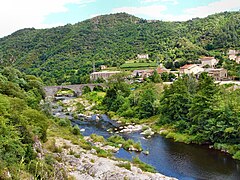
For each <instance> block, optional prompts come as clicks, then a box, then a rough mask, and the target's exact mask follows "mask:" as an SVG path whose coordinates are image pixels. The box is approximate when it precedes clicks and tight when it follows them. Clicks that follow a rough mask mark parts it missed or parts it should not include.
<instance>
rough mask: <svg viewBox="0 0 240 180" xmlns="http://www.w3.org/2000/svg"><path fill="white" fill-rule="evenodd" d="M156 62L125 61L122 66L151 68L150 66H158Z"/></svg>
mask: <svg viewBox="0 0 240 180" xmlns="http://www.w3.org/2000/svg"><path fill="white" fill-rule="evenodd" d="M156 66H157V65H156V63H155V62H151V63H125V64H123V65H121V66H120V68H123V69H129V68H135V69H137V68H146V67H147V68H149V67H156Z"/></svg>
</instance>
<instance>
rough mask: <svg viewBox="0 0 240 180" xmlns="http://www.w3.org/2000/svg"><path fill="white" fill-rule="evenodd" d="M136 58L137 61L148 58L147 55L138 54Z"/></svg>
mask: <svg viewBox="0 0 240 180" xmlns="http://www.w3.org/2000/svg"><path fill="white" fill-rule="evenodd" d="M137 58H138V59H149V56H148V54H138V55H137Z"/></svg>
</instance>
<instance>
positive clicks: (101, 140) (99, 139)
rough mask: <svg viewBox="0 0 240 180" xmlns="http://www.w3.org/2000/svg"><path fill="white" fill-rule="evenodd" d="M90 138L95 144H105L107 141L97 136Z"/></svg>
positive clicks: (93, 135) (92, 135)
mask: <svg viewBox="0 0 240 180" xmlns="http://www.w3.org/2000/svg"><path fill="white" fill-rule="evenodd" d="M90 137H91V138H92V140H93V142H100V143H105V139H104V137H103V136H98V135H96V134H91V135H90Z"/></svg>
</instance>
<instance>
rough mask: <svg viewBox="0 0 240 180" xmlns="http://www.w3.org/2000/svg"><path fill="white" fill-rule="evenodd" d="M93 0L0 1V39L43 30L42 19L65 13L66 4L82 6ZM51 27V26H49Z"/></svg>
mask: <svg viewBox="0 0 240 180" xmlns="http://www.w3.org/2000/svg"><path fill="white" fill-rule="evenodd" d="M94 1H95V0H7V1H0V17H1V20H0V25H1V29H0V37H3V36H5V35H8V34H10V33H12V32H14V31H16V30H19V29H22V28H27V27H35V28H45V27H49V25H46V24H43V21H44V18H45V17H46V16H47V15H49V14H51V13H59V12H67V11H68V9H67V8H66V7H65V5H66V4H69V3H73V4H77V5H84V4H86V3H91V2H94ZM54 25H60V24H54ZM51 26H53V25H51Z"/></svg>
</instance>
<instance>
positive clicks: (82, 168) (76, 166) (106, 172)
mask: <svg viewBox="0 0 240 180" xmlns="http://www.w3.org/2000/svg"><path fill="white" fill-rule="evenodd" d="M55 140H56V141H55V143H56V146H58V147H67V148H63V150H62V152H61V153H55V154H54V155H55V156H58V157H59V158H61V159H62V161H61V164H62V165H63V166H64V167H65V168H66V171H67V173H68V174H69V175H70V176H72V177H74V178H75V179H77V180H83V179H88V180H102V179H108V180H109V179H112V180H115V179H116V180H125V179H129V180H150V179H152V180H175V178H171V177H167V176H164V175H162V174H160V173H149V172H143V171H142V170H141V169H140V168H138V167H136V166H134V165H133V164H131V167H130V170H128V169H125V168H123V167H119V166H118V165H119V164H124V163H126V161H119V160H117V159H115V158H113V159H110V158H102V157H98V156H97V155H96V154H95V152H94V151H92V150H84V149H82V148H81V147H80V146H78V145H74V144H72V143H71V142H70V141H69V140H65V139H62V138H57V139H55Z"/></svg>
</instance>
